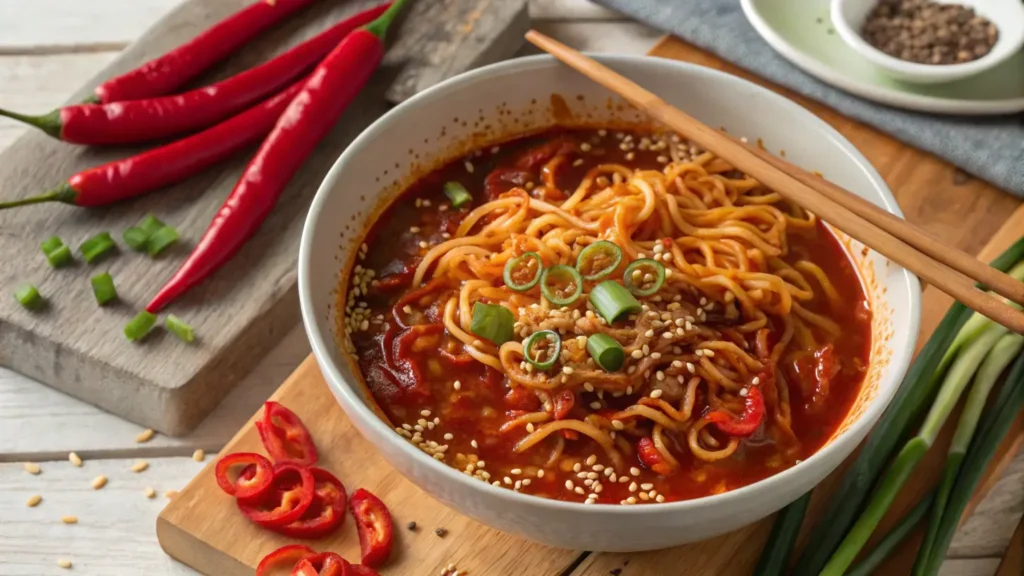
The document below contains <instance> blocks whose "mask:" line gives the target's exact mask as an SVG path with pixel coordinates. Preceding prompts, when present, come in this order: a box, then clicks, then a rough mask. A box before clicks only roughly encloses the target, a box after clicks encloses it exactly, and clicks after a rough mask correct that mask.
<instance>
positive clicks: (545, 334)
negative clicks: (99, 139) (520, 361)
mask: <svg viewBox="0 0 1024 576" xmlns="http://www.w3.org/2000/svg"><path fill="white" fill-rule="evenodd" d="M561 353H562V338H561V337H559V336H558V332H555V331H554V330H541V331H540V332H534V333H533V334H531V335H530V337H529V338H527V340H526V346H523V356H524V357H525V358H526V361H527V362H529V363H530V364H533V365H534V366H536V367H537V368H540V369H541V370H547V369H548V368H551V367H552V366H554V365H555V362H558V358H559V355H560V354H561Z"/></svg>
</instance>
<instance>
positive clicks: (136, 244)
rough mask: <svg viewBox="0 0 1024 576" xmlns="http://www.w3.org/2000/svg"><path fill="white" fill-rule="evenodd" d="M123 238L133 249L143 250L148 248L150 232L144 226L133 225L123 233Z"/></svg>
mask: <svg viewBox="0 0 1024 576" xmlns="http://www.w3.org/2000/svg"><path fill="white" fill-rule="evenodd" d="M121 238H124V243H125V244H127V245H128V246H130V247H131V248H132V250H138V251H139V252H142V251H144V250H145V249H146V242H148V241H149V234H148V233H147V232H146V231H145V230H143V229H142V228H139V227H137V226H132V227H131V228H129V229H127V230H125V231H124V232H123V233H122V234H121Z"/></svg>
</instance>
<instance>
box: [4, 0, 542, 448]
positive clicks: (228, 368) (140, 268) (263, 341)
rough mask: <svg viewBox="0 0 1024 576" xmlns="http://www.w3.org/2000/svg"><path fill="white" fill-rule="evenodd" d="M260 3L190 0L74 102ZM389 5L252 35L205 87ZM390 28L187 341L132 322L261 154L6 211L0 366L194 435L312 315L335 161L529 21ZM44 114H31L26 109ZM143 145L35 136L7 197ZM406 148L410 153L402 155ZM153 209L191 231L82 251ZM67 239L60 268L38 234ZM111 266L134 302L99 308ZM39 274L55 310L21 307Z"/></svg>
mask: <svg viewBox="0 0 1024 576" xmlns="http://www.w3.org/2000/svg"><path fill="white" fill-rule="evenodd" d="M249 1H251V0H219V1H216V2H212V1H209V0H190V1H188V2H185V3H184V4H183V5H181V6H180V7H179V8H178V9H177V10H175V11H174V12H172V13H171V14H169V15H168V16H167V17H166V18H164V19H163V20H162V21H160V22H159V23H158V24H157V25H156V26H155V27H154V28H153V29H151V30H149V31H148V32H147V33H146V34H145V35H143V37H142V38H141V39H140V40H139V41H138V42H137V43H136V44H135V45H133V46H132V47H130V48H129V49H128V50H126V51H125V52H124V54H123V55H122V56H121V57H120V58H118V59H117V60H116V61H115V62H114V63H113V64H111V65H110V67H108V68H107V69H106V70H104V71H103V72H102V73H100V74H99V75H98V77H97V78H95V79H94V80H93V81H92V82H90V84H89V85H88V86H85V87H83V88H82V89H81V90H79V91H78V93H76V94H75V95H74V96H73V97H72V98H71V99H70V100H69V102H74V101H80V100H81V99H82V98H84V97H85V96H87V95H88V94H89V93H90V92H91V89H92V86H93V85H94V84H95V83H96V82H98V81H100V80H101V79H103V78H107V77H110V76H112V75H114V74H118V73H121V72H123V71H125V70H128V69H130V68H132V67H134V66H136V65H138V64H139V63H140V62H143V61H145V60H147V59H149V58H152V57H154V56H157V55H159V54H161V53H163V52H165V51H166V50H168V49H170V48H172V47H174V46H176V45H178V44H180V43H181V42H183V41H185V40H187V39H188V38H191V37H192V36H194V35H195V34H196V33H198V32H199V31H201V30H203V29H204V28H206V27H207V26H209V25H210V24H211V23H213V22H215V21H217V20H219V19H220V18H222V17H224V16H225V15H227V14H229V13H231V12H232V11H234V10H237V9H238V8H240V7H241V6H243V5H244V4H246V3H247V2H249ZM375 3H377V0H348V1H343V0H323V1H322V2H320V3H319V4H318V5H316V6H314V7H313V8H311V9H310V10H308V11H306V12H304V13H302V14H300V15H299V16H297V17H295V18H292V19H291V20H289V21H288V22H287V23H286V24H284V25H282V26H280V27H279V28H277V29H275V30H273V31H271V32H270V33H268V34H265V35H264V37H262V38H260V39H259V40H257V41H256V42H254V43H252V44H250V45H248V46H246V47H245V48H244V49H243V50H241V51H240V53H239V54H238V55H237V56H236V57H234V58H233V59H232V60H231V61H230V62H228V63H226V64H225V65H224V66H222V67H220V68H218V69H217V70H216V71H215V73H213V74H211V75H210V76H209V77H207V78H204V83H205V82H208V81H210V80H211V79H217V78H220V77H223V76H226V75H228V74H231V73H234V72H237V71H238V70H241V69H244V68H246V67H249V66H252V65H253V64H256V63H258V62H261V61H263V60H265V59H266V58H268V57H269V56H271V55H273V54H276V53H279V52H281V51H282V50H284V49H286V48H287V47H290V46H292V45H294V44H296V43H297V42H299V41H301V40H303V39H305V38H308V37H309V36H311V35H313V34H315V33H316V32H319V31H320V30H322V29H324V28H326V27H328V26H330V25H331V24H333V23H334V22H337V21H338V20H339V19H341V18H342V17H344V16H346V15H348V14H351V13H353V12H356V11H358V10H361V9H365V8H367V7H369V6H371V5H373V4H375ZM400 24H401V25H400V27H399V28H398V29H397V30H394V31H393V32H392V33H391V34H390V39H391V40H392V41H393V46H392V47H391V49H390V50H389V52H388V56H387V58H386V60H385V63H384V66H383V67H382V69H381V70H380V71H378V73H377V74H376V75H375V76H374V78H373V81H372V82H371V84H370V85H369V86H367V88H366V89H365V90H364V91H363V93H362V94H361V95H360V97H359V98H358V99H357V100H356V101H355V102H354V104H353V105H352V107H351V108H350V109H349V110H348V111H347V112H346V113H345V115H344V116H343V117H342V119H341V121H340V122H339V123H338V125H337V127H336V128H335V129H334V131H333V132H332V133H331V134H330V135H329V136H328V137H327V138H326V139H325V141H324V142H322V143H321V145H320V146H319V147H318V148H317V150H316V152H315V154H314V155H313V157H312V158H310V159H309V161H307V163H306V164H305V166H304V167H303V169H302V170H301V172H300V173H299V174H298V175H297V176H296V178H295V179H294V181H293V182H292V183H291V184H290V186H289V187H288V189H287V190H286V192H285V193H284V195H283V197H282V198H281V200H280V202H279V203H278V205H277V207H276V209H275V210H274V212H273V214H272V215H271V217H270V218H269V220H267V222H266V223H265V224H264V225H263V227H262V229H261V230H260V231H259V233H258V234H257V235H256V237H254V238H253V239H252V240H251V241H249V243H248V244H246V246H245V247H244V248H243V249H242V250H241V252H239V254H238V255H237V256H236V257H235V258H234V259H233V260H232V261H231V262H230V263H229V264H228V265H227V266H225V267H224V268H222V269H221V270H220V271H218V272H217V273H216V274H215V275H214V276H213V277H212V278H210V279H209V280H207V281H206V282H205V283H204V284H202V285H201V286H200V287H198V288H196V289H194V290H193V291H192V292H191V293H189V294H188V295H186V296H185V297H184V298H182V299H181V300H179V301H178V302H176V303H175V304H174V305H172V306H171V307H170V308H169V309H168V311H169V312H172V313H174V314H176V315H178V316H180V317H182V318H183V319H184V320H186V321H187V322H189V323H191V324H192V325H193V326H194V327H195V329H196V333H197V335H198V340H197V341H196V342H195V343H193V344H191V345H189V344H185V343H183V342H181V341H179V340H177V339H176V338H175V337H174V336H172V335H171V334H169V333H167V332H166V331H163V330H156V331H154V332H153V333H152V334H151V335H150V336H149V337H148V338H147V339H146V340H145V341H144V342H142V343H139V344H132V343H129V342H127V341H126V340H125V338H124V336H123V333H122V329H123V327H124V325H125V323H126V322H128V320H130V319H131V318H132V316H134V315H135V313H136V312H137V311H138V310H140V309H141V308H142V307H143V306H144V305H145V303H146V302H147V301H148V299H149V298H150V297H151V296H152V295H153V294H154V293H155V291H156V290H157V289H158V288H159V286H160V285H161V284H162V283H163V282H164V281H165V280H166V279H167V278H168V277H170V275H171V274H172V273H173V272H174V270H175V269H176V268H177V266H178V265H179V264H180V263H181V261H182V259H183V258H184V257H185V256H186V255H187V254H188V251H189V250H190V249H191V247H192V244H193V242H194V241H196V240H197V239H198V238H199V237H200V236H201V235H202V232H203V231H204V230H205V229H206V226H207V225H208V224H209V222H210V219H211V218H212V217H213V214H214V213H215V212H216V210H217V208H218V207H219V206H220V204H221V203H222V201H223V200H224V198H225V197H226V196H227V194H228V193H229V192H230V191H231V189H232V187H233V186H234V183H235V181H236V180H237V178H238V175H239V174H240V173H241V170H242V168H243V167H244V166H245V164H246V162H247V160H248V157H249V155H250V154H248V153H246V154H241V155H239V156H238V157H237V158H235V159H233V160H232V161H230V162H226V163H225V164H223V165H222V166H219V167H216V168H214V169H211V170H209V171H207V172H205V173H203V174H200V175H198V176H196V177H193V178H192V179H190V180H188V181H186V182H183V183H181V184H178V185H176V186H173V187H170V188H167V189H164V190H160V191H157V192H155V193H152V194H150V195H148V196H145V197H143V198H139V199H137V200H133V201H130V202H126V203H122V204H119V205H116V206H112V207H107V208H102V209H92V210H84V209H80V208H74V207H71V206H65V205H59V204H49V205H38V206H32V207H26V208H21V209H17V210H9V211H5V212H0V291H2V292H3V295H2V297H0V364H3V365H5V366H9V367H11V368H13V369H14V370H17V371H18V372H21V373H23V374H25V375H27V376H30V377H32V378H35V379H37V380H40V381H42V382H44V383H46V384H49V385H50V386H53V387H54V388H57V389H59V390H62V391H64V392H67V393H69V394H71V395H73V396H76V397H78V398H81V399H83V400H86V401H88V402H91V403H93V404H96V405H97V406H99V407H101V408H104V409H106V410H109V411H111V412H113V413H115V414H118V415H120V416H123V417H125V418H127V419H129V420H132V421H134V422H137V423H139V424H142V425H145V426H149V427H152V428H155V429H157V430H159V431H161V432H164V433H166V434H172V435H177V434H183V433H186V432H188V431H189V430H191V429H192V428H193V427H194V426H195V425H196V424H198V423H199V421H200V420H202V418H203V417H204V416H206V414H208V413H209V411H210V410H211V409H212V408H213V407H214V406H216V404H217V403H218V402H219V401H220V399H221V398H222V397H223V396H224V395H225V394H226V393H227V392H228V391H229V390H230V389H231V387H232V386H233V385H234V384H235V383H236V382H238V381H239V379H240V378H241V377H242V376H243V375H245V374H246V373H247V372H248V371H249V369H250V368H251V367H252V366H254V365H255V364H256V360H257V359H259V358H260V357H261V356H262V355H263V354H264V353H265V352H266V351H267V350H268V349H269V348H270V347H272V346H273V345H274V344H276V343H277V341H278V339H279V338H280V337H281V336H283V335H284V334H285V333H287V332H288V331H289V329H290V328H291V327H292V326H294V325H295V323H296V322H298V318H299V315H298V303H297V297H296V289H295V288H296V273H295V270H296V258H297V254H298V243H299V235H300V232H301V229H302V224H303V219H304V217H305V214H306V209H307V206H308V205H309V202H310V200H311V199H312V196H313V194H314V193H315V191H316V188H317V186H318V185H319V183H320V181H321V179H322V178H323V175H324V174H326V172H327V169H328V168H329V167H330V165H331V164H332V163H333V161H334V159H335V158H337V156H338V155H339V154H340V153H341V151H342V150H343V149H344V148H345V146H346V144H347V143H348V142H350V141H351V140H352V139H353V138H354V137H355V136H356V135H357V134H359V132H360V131H361V130H363V128H365V127H366V126H367V125H369V124H370V123H371V122H372V121H373V120H375V119H376V118H377V117H378V116H380V115H381V114H382V113H384V112H385V111H386V110H387V108H388V104H387V101H388V100H390V101H398V100H401V99H404V98H406V97H408V96H410V95H412V94H413V93H415V92H416V91H418V90H421V89H423V88H426V87H427V86H429V85H431V84H433V83H435V82H437V81H440V80H442V79H444V78H447V77H450V76H452V75H455V74H457V73H459V72H462V71H464V70H466V69H469V68H471V67H475V66H479V65H482V64H486V63H489V62H493V61H496V60H499V59H502V58H505V57H508V56H511V55H512V54H513V53H514V52H515V51H516V49H517V48H518V47H519V46H520V44H521V39H522V35H523V33H524V32H525V31H526V29H527V27H528V24H529V23H528V19H527V15H526V6H525V1H524V0H418V1H414V2H413V3H412V5H411V6H410V8H409V9H407V14H405V17H404V18H403V19H402V21H401V23H400ZM26 112H33V111H26ZM38 112H43V111H42V110H40V111H38ZM134 151H135V149H129V148H120V149H115V148H104V149H100V148H84V147H76V146H72V145H69V144H64V143H62V142H58V141H55V140H52V139H49V138H47V137H46V136H43V135H41V134H37V133H32V134H29V135H26V136H25V137H23V138H21V139H20V140H18V141H17V142H16V143H15V144H14V145H13V146H11V147H10V148H9V149H8V150H7V151H5V152H4V153H3V154H2V155H0V198H4V199H8V198H20V197H23V196H29V195H33V194H36V193H39V192H41V191H44V190H46V189H49V188H51V187H53V186H56V185H57V184H59V183H60V182H62V181H64V180H65V179H66V178H68V177H69V176H71V175H72V174H74V173H75V172H77V171H79V170H82V169H84V168H87V167H89V166H93V165H96V164H98V163H102V162H106V161H109V160H111V159H114V158H118V157H123V156H125V155H128V154H129V153H132V152H134ZM396 153H398V151H396ZM147 213H153V214H155V215H157V216H159V217H160V218H161V219H163V220H164V221H165V222H167V223H169V224H172V225H174V226H176V227H177V228H178V230H179V231H180V232H181V235H182V238H183V241H182V242H180V243H179V244H178V245H177V246H175V247H174V248H173V249H171V250H169V251H168V252H167V253H166V254H164V255H163V256H162V257H161V258H159V259H157V260H151V259H149V258H148V257H146V256H144V255H141V254H139V253H136V252H134V251H132V250H130V249H128V248H127V247H126V246H123V244H122V245H121V246H120V251H119V253H118V254H117V255H116V256H114V257H111V258H108V259H106V260H104V261H102V262H99V263H94V264H92V265H87V264H85V263H84V262H83V261H81V259H80V258H79V257H78V255H77V247H78V245H79V244H80V243H81V242H82V241H83V240H85V239H86V238H88V237H89V236H91V235H93V234H95V233H97V232H100V231H104V230H105V231H109V232H110V233H111V234H112V235H113V236H114V237H115V238H116V239H118V242H119V243H120V237H121V232H122V231H123V230H124V229H125V228H127V227H128V226H131V225H133V224H135V223H136V222H137V221H138V220H139V219H140V218H141V217H142V216H144V215H145V214H147ZM53 234H56V235H59V236H60V237H61V238H62V239H63V240H64V242H65V243H66V244H68V245H69V246H71V247H72V248H73V249H75V251H76V260H77V263H76V265H75V266H73V267H70V268H62V269H57V270H54V269H52V268H50V267H49V265H48V264H47V263H46V260H45V258H44V257H43V255H42V252H41V251H40V249H39V243H40V242H41V241H42V240H43V239H45V238H46V237H48V236H50V235H53ZM102 271H109V272H110V273H111V275H112V276H113V277H114V280H115V283H116V284H117V290H118V293H119V295H120V298H121V299H120V302H118V303H116V304H114V305H110V306H107V307H105V308H99V307H97V306H96V304H95V301H94V300H93V296H92V291H91V287H90V285H89V278H90V277H91V276H93V275H95V274H97V273H99V272H102ZM25 282H28V283H32V284H34V285H36V286H37V287H38V288H39V290H40V292H41V293H42V294H43V296H44V297H45V298H46V299H47V301H48V305H47V307H46V308H45V309H43V310H41V311H38V312H29V311H26V310H24V309H22V308H21V307H20V306H19V305H18V303H17V302H16V301H15V300H14V299H13V298H12V297H11V294H12V293H13V291H14V290H15V289H16V288H17V286H18V285H19V284H22V283H25Z"/></svg>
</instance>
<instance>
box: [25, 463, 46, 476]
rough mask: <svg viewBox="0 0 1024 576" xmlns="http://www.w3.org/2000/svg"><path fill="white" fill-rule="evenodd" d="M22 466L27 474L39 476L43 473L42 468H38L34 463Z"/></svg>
mask: <svg viewBox="0 0 1024 576" xmlns="http://www.w3.org/2000/svg"><path fill="white" fill-rule="evenodd" d="M23 466H24V467H25V472H28V473H29V474H39V473H40V472H42V471H43V470H42V468H40V467H39V464H36V463H35V462H25V464H23Z"/></svg>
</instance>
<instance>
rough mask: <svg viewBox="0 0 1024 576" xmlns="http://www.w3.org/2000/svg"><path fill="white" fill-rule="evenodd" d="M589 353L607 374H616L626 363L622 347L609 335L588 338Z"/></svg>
mask: <svg viewBox="0 0 1024 576" xmlns="http://www.w3.org/2000/svg"><path fill="white" fill-rule="evenodd" d="M587 352H590V357H591V358H593V359H594V362H597V365H598V366H600V367H601V369H602V370H604V371H605V372H615V371H616V370H618V369H619V368H622V364H623V363H624V362H625V361H626V351H625V350H624V349H623V348H622V345H621V344H619V343H618V342H616V341H615V339H614V338H612V337H611V336H609V335H607V334H600V333H598V334H594V335H593V336H590V337H589V338H587Z"/></svg>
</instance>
